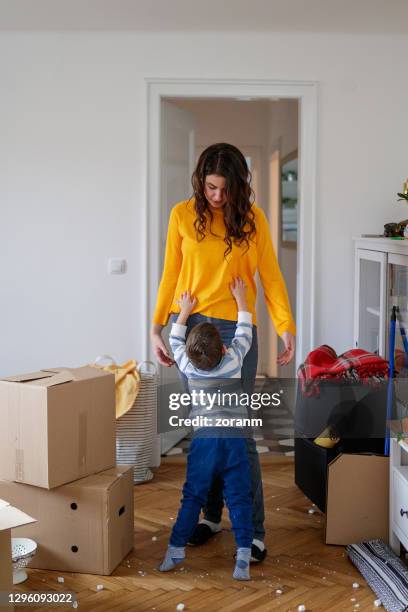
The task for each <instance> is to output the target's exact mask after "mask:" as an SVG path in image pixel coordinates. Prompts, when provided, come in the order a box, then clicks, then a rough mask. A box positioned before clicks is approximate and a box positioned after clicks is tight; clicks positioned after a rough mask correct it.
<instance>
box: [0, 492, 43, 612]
mask: <svg viewBox="0 0 408 612" xmlns="http://www.w3.org/2000/svg"><path fill="white" fill-rule="evenodd" d="M34 522H35V519H33V518H32V517H31V516H29V515H28V514H25V513H24V512H22V511H21V510H18V509H17V508H14V506H11V505H10V504H9V502H7V501H5V500H3V499H0V593H8V592H11V591H12V590H13V571H12V565H11V529H12V528H13V527H19V526H20V525H27V524H29V523H34ZM6 610H7V611H8V612H9V611H10V610H14V606H12V605H2V604H1V603H0V612H3V611H6Z"/></svg>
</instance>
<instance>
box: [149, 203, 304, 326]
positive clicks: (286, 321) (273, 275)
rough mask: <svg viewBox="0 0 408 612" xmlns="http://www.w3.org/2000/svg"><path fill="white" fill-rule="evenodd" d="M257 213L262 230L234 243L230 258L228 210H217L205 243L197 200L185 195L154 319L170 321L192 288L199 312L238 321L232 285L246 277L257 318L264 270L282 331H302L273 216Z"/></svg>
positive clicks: (173, 221)
mask: <svg viewBox="0 0 408 612" xmlns="http://www.w3.org/2000/svg"><path fill="white" fill-rule="evenodd" d="M252 210H253V212H254V214H255V219H254V221H255V226H256V235H255V236H253V237H252V240H251V241H250V243H249V250H248V251H246V248H247V246H246V244H245V243H243V244H242V245H241V246H237V245H235V244H234V243H233V244H232V252H231V253H230V254H229V255H228V256H227V260H226V259H225V257H224V251H225V249H226V248H227V245H226V243H225V242H224V236H225V224H224V215H223V211H222V209H221V210H219V211H215V212H214V219H213V222H212V227H211V230H212V234H216V236H214V235H212V234H210V233H209V232H208V228H209V222H207V228H206V236H205V238H204V240H202V241H201V242H200V241H198V240H197V238H196V234H195V228H194V220H195V218H196V213H195V210H194V200H183V201H182V202H179V203H178V204H176V206H174V208H173V209H172V211H171V214H170V220H169V227H168V234H167V243H166V251H165V257H164V269H163V274H162V279H161V282H160V287H159V292H158V297H157V304H156V309H155V312H154V316H153V323H159V324H161V325H167V321H168V318H169V314H170V313H171V312H180V308H179V306H178V305H177V303H176V301H175V300H176V299H177V298H179V297H180V295H181V293H182V292H183V291H186V290H188V289H189V290H190V291H191V292H192V294H193V295H194V296H195V297H196V298H197V300H198V302H197V306H196V308H195V309H194V310H193V313H194V312H200V313H202V314H204V315H207V316H209V317H216V318H219V319H227V320H229V321H236V320H237V306H236V303H235V300H234V298H233V296H232V294H231V291H230V288H229V284H230V283H231V281H232V280H233V278H235V277H237V276H240V277H241V278H242V279H243V280H244V281H245V284H246V285H247V287H248V289H247V300H248V309H249V311H250V312H252V315H253V321H254V323H256V312H255V303H256V283H255V273H256V271H257V270H258V272H259V275H260V279H261V283H262V286H263V289H264V295H265V301H266V305H267V308H268V312H269V315H270V317H271V319H272V321H273V324H274V326H275V329H276V331H277V333H278V334H279V335H281V334H282V333H283V332H284V331H290V332H291V333H292V334H295V333H296V328H295V323H294V321H293V317H292V312H291V308H290V304H289V298H288V294H287V290H286V285H285V281H284V280H283V277H282V274H281V271H280V268H279V264H278V260H277V258H276V255H275V251H274V249H273V245H272V240H271V236H270V232H269V226H268V221H267V219H266V217H265V214H264V212H263V210H262V209H261V208H259V207H258V206H256V205H255V204H254V205H253V206H252Z"/></svg>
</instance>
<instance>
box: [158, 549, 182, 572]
mask: <svg viewBox="0 0 408 612" xmlns="http://www.w3.org/2000/svg"><path fill="white" fill-rule="evenodd" d="M185 557H186V551H185V548H184V546H169V547H168V549H167V551H166V556H165V557H164V559H163V562H162V564H161V565H160V566H159V570H160V571H161V572H169V571H170V570H172V569H174V568H175V567H176V565H178V564H179V563H183V561H184V559H185Z"/></svg>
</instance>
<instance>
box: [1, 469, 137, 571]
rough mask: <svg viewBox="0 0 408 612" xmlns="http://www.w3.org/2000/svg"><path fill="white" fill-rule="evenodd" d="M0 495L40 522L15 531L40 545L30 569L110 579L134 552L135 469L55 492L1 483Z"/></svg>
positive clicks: (110, 472) (109, 472)
mask: <svg viewBox="0 0 408 612" xmlns="http://www.w3.org/2000/svg"><path fill="white" fill-rule="evenodd" d="M0 496H2V497H7V499H10V500H11V501H12V503H14V504H15V505H18V506H19V507H20V508H23V509H24V510H25V511H26V512H29V513H30V514H33V515H34V516H35V517H36V518H37V522H36V523H35V524H34V525H25V526H24V527H20V528H19V529H17V530H16V531H15V535H16V536H19V537H25V538H32V539H33V540H35V541H36V542H37V544H38V548H37V552H36V555H35V557H34V559H33V560H32V562H31V565H30V567H33V568H38V569H47V570H59V571H67V572H80V573H86V574H100V575H109V574H111V573H112V571H113V570H114V569H115V567H116V566H117V565H118V564H119V563H120V562H121V561H122V559H123V558H124V557H125V556H126V555H127V554H128V553H129V552H130V550H132V548H133V538H134V527H133V523H134V519H133V466H116V467H114V468H112V469H110V470H105V471H104V472H100V473H98V474H93V475H92V476H87V477H86V478H82V479H80V480H77V481H75V482H71V483H69V484H66V485H63V486H61V487H58V488H56V489H52V490H51V491H49V490H47V489H43V488H40V487H33V486H30V485H25V484H20V483H16V482H10V481H5V480H0ZM13 535H14V534H13Z"/></svg>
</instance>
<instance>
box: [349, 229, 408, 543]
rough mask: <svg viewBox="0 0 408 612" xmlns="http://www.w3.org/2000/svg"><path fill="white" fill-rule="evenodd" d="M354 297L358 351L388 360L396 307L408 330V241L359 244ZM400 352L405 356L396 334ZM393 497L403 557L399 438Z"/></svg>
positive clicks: (405, 512)
mask: <svg viewBox="0 0 408 612" xmlns="http://www.w3.org/2000/svg"><path fill="white" fill-rule="evenodd" d="M354 295H355V298H354V299H355V303H354V345H355V346H356V347H360V348H362V349H366V350H369V351H372V352H377V353H378V354H379V355H381V356H383V357H386V358H388V357H389V355H388V346H387V342H388V328H389V321H390V316H391V310H392V307H393V306H398V307H399V311H400V316H401V319H402V321H403V322H404V324H405V326H406V328H407V327H408V325H407V324H408V316H407V313H408V240H392V239H390V238H356V239H355V293H354ZM396 349H397V350H398V349H399V350H401V351H402V350H403V346H402V342H401V337H400V334H399V332H398V331H397V334H396ZM407 384H408V383H407ZM396 399H397V402H396V404H397V408H396V414H397V415H398V418H401V417H402V416H403V415H405V414H406V410H407V409H406V404H405V405H404V403H403V402H401V401H400V400H401V399H402V398H401V397H399V398H398V397H397V398H396ZM405 400H406V398H405ZM389 496H390V497H389V500H390V504H389V511H390V514H389V539H390V546H391V548H392V549H393V550H394V552H395V553H396V554H397V555H399V554H400V544H402V545H403V546H404V548H405V549H407V550H408V444H407V443H404V442H398V441H397V440H396V438H395V437H394V438H391V452H390V487H389ZM373 503H375V500H373Z"/></svg>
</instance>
